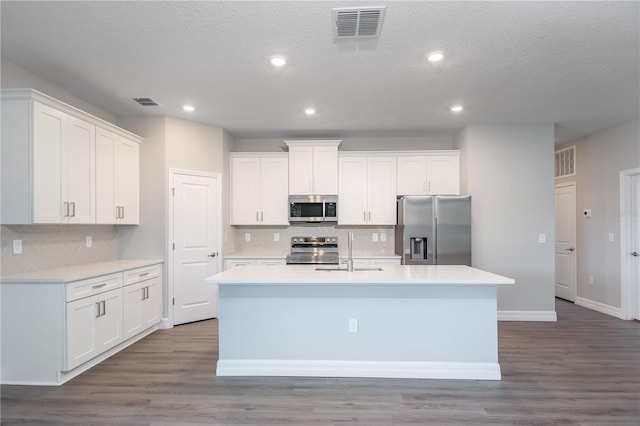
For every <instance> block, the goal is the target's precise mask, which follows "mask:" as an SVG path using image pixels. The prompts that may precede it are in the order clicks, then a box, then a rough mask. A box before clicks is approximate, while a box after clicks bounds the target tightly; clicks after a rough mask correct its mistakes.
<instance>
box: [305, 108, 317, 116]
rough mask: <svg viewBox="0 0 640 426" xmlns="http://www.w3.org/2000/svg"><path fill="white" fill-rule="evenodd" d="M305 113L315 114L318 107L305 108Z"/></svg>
mask: <svg viewBox="0 0 640 426" xmlns="http://www.w3.org/2000/svg"><path fill="white" fill-rule="evenodd" d="M304 113H305V114H307V115H315V113H316V109H315V108H305V109H304Z"/></svg>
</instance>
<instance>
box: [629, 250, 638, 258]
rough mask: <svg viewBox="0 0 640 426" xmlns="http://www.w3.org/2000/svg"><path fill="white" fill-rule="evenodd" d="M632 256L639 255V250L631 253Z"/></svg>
mask: <svg viewBox="0 0 640 426" xmlns="http://www.w3.org/2000/svg"><path fill="white" fill-rule="evenodd" d="M631 256H633V257H638V256H640V253H638V252H637V251H634V252H633V253H631Z"/></svg>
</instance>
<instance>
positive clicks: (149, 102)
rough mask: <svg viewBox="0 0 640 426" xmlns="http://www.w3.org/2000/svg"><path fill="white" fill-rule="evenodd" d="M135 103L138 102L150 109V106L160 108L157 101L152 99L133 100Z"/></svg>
mask: <svg viewBox="0 0 640 426" xmlns="http://www.w3.org/2000/svg"><path fill="white" fill-rule="evenodd" d="M133 100H134V101H136V102H137V103H139V104H140V105H142V106H145V107H148V106H160V104H159V103H157V102H156V101H154V100H153V99H151V98H133Z"/></svg>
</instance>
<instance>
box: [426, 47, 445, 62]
mask: <svg viewBox="0 0 640 426" xmlns="http://www.w3.org/2000/svg"><path fill="white" fill-rule="evenodd" d="M427 59H428V60H429V62H440V61H441V60H443V59H444V53H442V52H441V51H439V50H436V51H433V52H429V54H428V55H427Z"/></svg>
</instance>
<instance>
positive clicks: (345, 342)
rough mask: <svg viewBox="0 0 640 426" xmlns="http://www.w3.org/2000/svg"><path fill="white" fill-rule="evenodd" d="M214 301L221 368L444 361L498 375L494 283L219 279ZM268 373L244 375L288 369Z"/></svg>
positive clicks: (494, 375) (280, 372) (279, 372)
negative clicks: (352, 324) (352, 328)
mask: <svg viewBox="0 0 640 426" xmlns="http://www.w3.org/2000/svg"><path fill="white" fill-rule="evenodd" d="M219 303H220V305H219V306H220V316H219V330H220V331H219V333H220V347H219V353H220V358H219V359H220V362H219V364H218V367H219V370H220V367H221V366H225V365H226V366H229V365H239V364H242V363H247V362H248V361H249V360H253V361H259V362H266V364H265V365H267V366H269V365H271V366H273V365H274V364H273V363H270V361H277V362H279V363H280V364H281V365H285V366H286V365H287V362H288V361H291V362H292V363H291V365H292V366H293V365H296V367H295V368H296V369H298V371H300V372H302V374H299V375H307V373H305V371H309V370H305V369H304V368H300V363H301V362H302V363H303V364H302V365H303V367H304V362H308V363H309V365H311V364H313V363H314V362H318V361H322V362H326V361H329V362H346V363H347V364H345V365H350V366H357V365H359V364H362V363H382V364H380V365H386V366H387V367H388V366H390V365H392V366H397V365H400V366H402V365H404V364H402V363H405V364H406V365H407V366H409V365H410V364H411V363H422V364H425V363H428V364H429V365H430V366H437V365H439V364H443V365H444V364H445V363H448V364H456V365H459V366H462V368H466V367H465V366H469V367H470V368H472V369H473V368H474V366H477V365H488V366H490V368H489V369H490V370H491V371H492V373H491V374H489V375H490V376H491V377H479V376H478V375H473V377H470V378H494V379H495V378H499V366H498V347H497V306H496V288H495V286H493V285H455V286H454V285H424V286H418V285H402V284H389V285H379V284H376V285H358V286H354V285H349V284H343V285H339V284H318V285H310V284H301V285H297V286H296V285H290V284H289V285H282V286H281V285H273V284H263V285H242V284H223V285H220V301H219ZM350 320H357V326H358V330H357V332H350V331H349V323H350ZM234 363H235V364H234ZM282 363H284V364H282ZM252 365H260V363H257V364H252ZM318 365H319V364H318ZM376 365H377V364H376ZM223 370H224V368H223ZM270 371H271V370H270V369H269V368H265V369H264V371H262V372H261V371H258V372H256V370H255V368H254V369H249V370H248V373H249V372H250V374H251V375H286V374H285V373H286V371H287V370H286V368H285V369H278V370H277V372H276V371H271V373H274V374H270ZM496 372H497V373H496ZM218 373H219V374H220V373H221V371H219V372H218ZM275 373H277V374H275ZM222 374H226V373H225V372H224V371H222ZM234 375H235V374H234ZM311 375H312V374H311ZM344 375H347V376H353V375H356V376H357V374H353V375H352V374H344ZM388 375H389V374H386V376H388ZM496 375H497V377H496ZM399 376H403V375H399ZM481 376H482V375H481ZM456 378H458V377H456Z"/></svg>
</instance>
